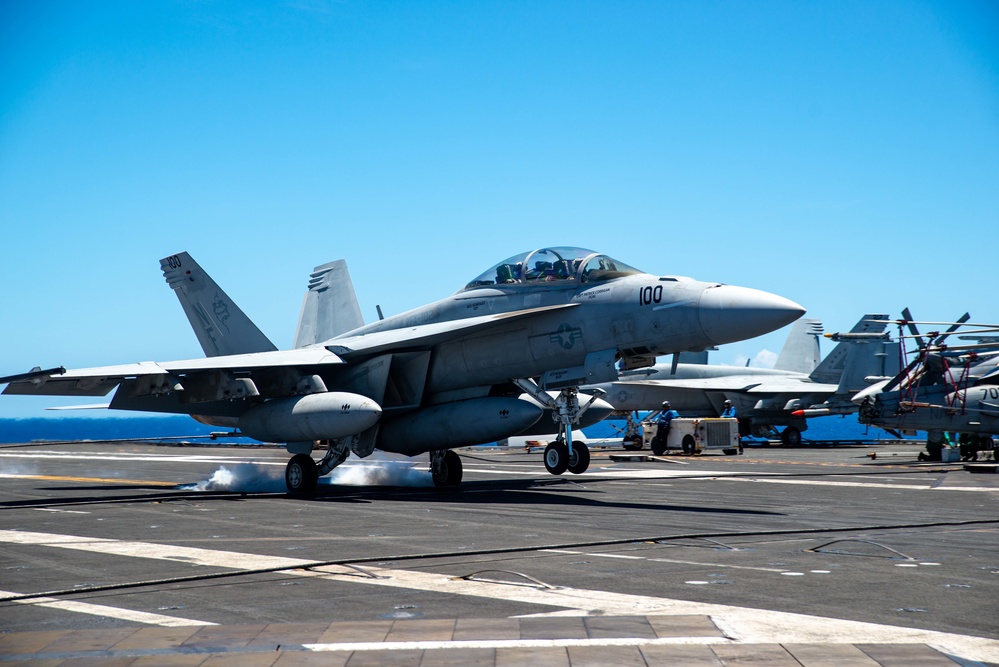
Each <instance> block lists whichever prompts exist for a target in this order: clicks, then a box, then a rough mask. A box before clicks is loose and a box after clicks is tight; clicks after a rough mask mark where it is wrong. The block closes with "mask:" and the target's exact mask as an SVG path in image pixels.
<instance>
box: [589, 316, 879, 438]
mask: <svg viewBox="0 0 999 667" xmlns="http://www.w3.org/2000/svg"><path fill="white" fill-rule="evenodd" d="M885 317H887V316H886V315H864V317H862V318H861V319H860V321H859V322H858V323H857V324H856V325H855V326H854V327H853V329H851V331H850V334H828V335H829V336H831V337H834V338H835V339H836V340H837V341H839V342H838V343H837V345H836V347H834V348H833V349H832V351H831V352H829V354H828V355H827V356H826V357H825V359H823V360H822V361H821V362H819V361H818V360H819V358H820V354H819V342H818V339H819V337H820V336H822V324H821V322H819V320H815V319H802V320H798V321H797V322H796V323H795V324H794V326H793V327H792V329H791V332H790V333H789V334H788V337H787V340H786V342H785V344H784V347H783V349H782V350H781V352H780V355H779V356H778V358H777V362H776V364H775V366H774V368H748V367H742V366H724V365H714V364H712V365H708V364H696V363H695V364H691V363H674V364H668V363H666V364H656V365H655V366H653V367H651V368H642V369H637V370H626V371H622V372H621V375H620V378H619V379H618V380H616V381H613V382H609V383H602V384H597V385H594V386H593V387H583V389H584V390H587V389H597V390H600V391H603V392H604V393H605V395H604V399H605V400H606V401H608V402H609V403H610V404H611V405H613V406H614V408H615V410H617V411H619V412H620V413H622V414H624V416H625V418H626V419H627V422H628V426H627V428H626V430H625V446H626V447H628V448H635V445H638V447H641V442H642V440H641V438H640V437H636V435H637V425H636V424H635V421H634V418H633V416H632V414H633V412H635V411H640V410H656V409H658V408H659V407H660V405H661V404H662V402H663V401H669V402H670V405H671V407H672V408H673V409H674V410H676V411H677V412H679V413H680V414H681V415H682V416H684V417H717V416H718V415H720V414H721V413H722V404H723V402H724V401H730V402H731V403H732V405H733V406H734V407H735V408H736V411H737V414H738V417H739V420H740V428H741V432H742V433H743V435H750V434H752V435H756V436H766V435H768V434H769V433H771V432H772V431H774V430H775V429H774V427H775V426H779V425H782V426H785V428H784V429H783V430H782V431H781V434H780V437H781V442H782V443H783V444H784V445H785V446H788V447H796V446H799V445H800V444H801V432H802V431H805V430H806V429H807V428H808V422H807V419H806V417H815V416H820V415H829V414H847V413H853V412H856V411H857V407H856V406H855V405H854V404H853V403H852V402H851V400H850V399H852V398H853V396H854V394H856V393H857V392H858V391H860V390H861V389H864V388H866V387H867V386H868V385H869V384H870V378H871V377H872V376H876V377H878V378H882V379H883V378H886V377H889V376H891V375H894V374H895V373H896V372H897V371H898V352H897V344H896V343H892V342H891V341H889V340H887V339H886V336H884V335H882V334H883V332H884V330H885V325H884V324H883V323H878V322H872V321H871V320H884V319H885Z"/></svg>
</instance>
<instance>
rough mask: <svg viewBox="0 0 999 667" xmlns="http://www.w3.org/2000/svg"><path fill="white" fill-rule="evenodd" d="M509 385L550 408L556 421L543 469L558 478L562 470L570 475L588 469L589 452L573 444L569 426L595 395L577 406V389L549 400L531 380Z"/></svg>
mask: <svg viewBox="0 0 999 667" xmlns="http://www.w3.org/2000/svg"><path fill="white" fill-rule="evenodd" d="M513 382H514V384H516V385H517V386H518V387H520V388H521V389H523V390H524V391H525V392H527V393H528V394H530V395H531V396H533V397H534V398H535V399H536V400H537V401H539V402H540V403H542V404H544V405H545V406H546V407H548V408H551V410H552V411H553V412H554V416H555V420H556V421H557V422H558V429H559V433H558V437H557V438H556V439H555V441H554V442H550V443H548V446H547V447H545V469H546V470H547V471H548V472H550V473H551V474H553V475H561V474H562V473H564V472H565V471H566V470H568V471H569V472H571V473H573V474H574V475H578V474H580V473H582V472H586V469H587V468H588V467H590V450H589V449H588V448H587V446H586V443H585V442H583V441H582V440H577V441H575V442H573V440H572V425H573V424H574V423H577V422H578V421H579V417H580V415H582V414H583V413H584V412H586V410H587V408H589V407H590V405H592V404H593V401H595V400H596V399H597V398H598V397H599V394H595V395H594V396H593V397H592V398H591V399H590V400H589V402H588V403H587V404H586V405H584V406H580V405H579V389H578V388H577V387H565V388H564V389H562V390H561V391H560V392H559V394H558V396H556V397H554V398H553V397H552V396H551V395H549V394H548V392H546V391H543V390H542V389H541V387H539V386H538V385H537V384H536V383H535V382H534V381H533V380H529V379H517V380H514V381H513Z"/></svg>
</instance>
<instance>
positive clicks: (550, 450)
mask: <svg viewBox="0 0 999 667" xmlns="http://www.w3.org/2000/svg"><path fill="white" fill-rule="evenodd" d="M545 469H546V470H547V471H548V472H550V473H551V474H553V475H561V474H562V473H564V472H565V471H566V470H568V469H569V448H568V447H566V446H565V443H564V442H561V441H559V440H556V441H555V442H549V443H548V446H547V447H545Z"/></svg>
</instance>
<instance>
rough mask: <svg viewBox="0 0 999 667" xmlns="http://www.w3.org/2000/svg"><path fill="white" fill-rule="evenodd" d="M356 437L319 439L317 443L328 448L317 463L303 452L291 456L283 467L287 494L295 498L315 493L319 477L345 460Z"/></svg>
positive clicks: (308, 496) (306, 496) (309, 496)
mask: <svg viewBox="0 0 999 667" xmlns="http://www.w3.org/2000/svg"><path fill="white" fill-rule="evenodd" d="M356 437H357V436H351V437H347V438H340V439H338V440H323V441H321V442H320V443H319V444H325V445H326V446H327V447H328V449H327V450H326V454H325V455H324V456H323V458H322V460H320V461H319V463H316V462H315V461H314V460H313V459H312V456H310V455H309V454H306V453H304V452H300V453H298V454H295V455H294V456H292V457H291V460H290V461H288V465H287V466H285V469H284V483H285V486H286V487H288V495H291V496H295V497H296V498H311V497H312V496H314V495H316V489H317V488H318V487H319V478H320V477H322V476H323V475H326V474H329V472H330V471H331V470H333V468H335V467H337V466H338V465H340V464H341V463H343V462H344V461H346V460H347V457H348V456H349V455H350V447H351V443H352V441H354V439H356Z"/></svg>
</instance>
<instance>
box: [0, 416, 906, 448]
mask: <svg viewBox="0 0 999 667" xmlns="http://www.w3.org/2000/svg"><path fill="white" fill-rule="evenodd" d="M808 424H809V428H808V430H807V431H805V432H804V433H802V439H803V440H805V441H808V440H878V439H889V438H891V439H893V438H894V436H892V435H890V434H888V433H886V432H885V431H883V430H881V429H879V428H874V427H868V426H864V425H863V424H859V423H857V418H856V415H846V416H831V417H819V418H817V419H810V420H808ZM623 428H624V422H623V421H618V420H607V421H603V422H600V423H598V424H594V425H593V426H590V427H588V428H585V429H583V434H584V436H585V437H588V438H613V437H615V436H617V435H619V433H620V430H619V429H623ZM224 431H226V429H221V428H217V427H212V426H206V425H205V424H200V423H198V422H196V421H194V420H193V419H191V418H190V417H186V416H183V415H181V416H166V417H100V418H95V417H86V418H80V417H77V418H74V417H63V418H54V419H0V443H26V442H32V441H35V440H54V441H63V440H128V439H146V438H148V439H190V440H204V441H206V442H211V439H209V437H208V436H209V434H210V433H212V432H224ZM216 442H226V443H244V444H252V443H256V442H257V441H256V440H251V439H250V438H232V437H228V438H219V439H218V440H216ZM484 444H489V443H484Z"/></svg>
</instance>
